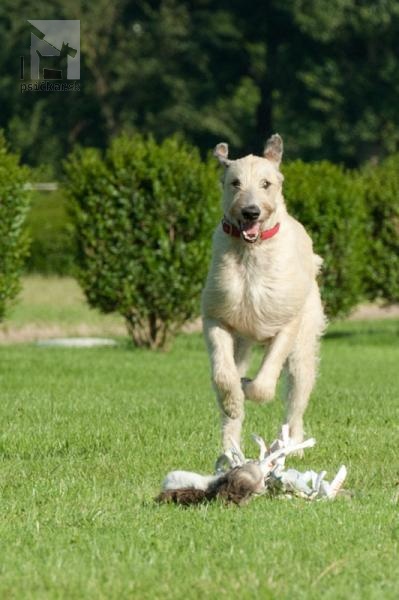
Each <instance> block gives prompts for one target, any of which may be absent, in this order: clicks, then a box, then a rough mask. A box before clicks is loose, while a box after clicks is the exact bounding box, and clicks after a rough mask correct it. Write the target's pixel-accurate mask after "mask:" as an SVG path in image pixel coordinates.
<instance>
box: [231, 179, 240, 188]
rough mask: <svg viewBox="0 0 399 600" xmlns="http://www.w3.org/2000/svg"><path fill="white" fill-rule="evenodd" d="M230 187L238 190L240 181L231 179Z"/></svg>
mask: <svg viewBox="0 0 399 600" xmlns="http://www.w3.org/2000/svg"><path fill="white" fill-rule="evenodd" d="M231 185H232V186H233V187H235V188H239V187H240V186H241V181H240V180H239V179H233V181H232V182H231Z"/></svg>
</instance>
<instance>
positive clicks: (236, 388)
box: [204, 318, 244, 451]
mask: <svg viewBox="0 0 399 600" xmlns="http://www.w3.org/2000/svg"><path fill="white" fill-rule="evenodd" d="M204 334H205V339H206V342H207V346H208V352H209V356H210V360H211V369H212V382H213V385H214V387H215V390H216V394H217V399H218V402H219V406H220V410H221V418H222V443H223V449H224V451H227V450H229V449H230V448H231V440H232V439H233V440H234V441H235V442H236V444H237V445H238V446H239V445H240V436H241V426H242V422H243V420H244V393H243V390H242V387H241V380H240V375H239V373H238V370H237V367H236V364H235V361H234V338H233V335H232V334H231V333H230V331H228V330H227V329H226V327H224V326H223V325H222V324H221V323H220V322H219V321H217V320H216V319H207V318H205V319H204Z"/></svg>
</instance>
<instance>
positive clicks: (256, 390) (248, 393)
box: [241, 377, 276, 404]
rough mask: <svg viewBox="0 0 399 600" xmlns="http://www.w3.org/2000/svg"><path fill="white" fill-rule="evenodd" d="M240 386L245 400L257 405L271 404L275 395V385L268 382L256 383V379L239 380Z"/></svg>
mask: <svg viewBox="0 0 399 600" xmlns="http://www.w3.org/2000/svg"><path fill="white" fill-rule="evenodd" d="M241 386H242V389H243V392H244V395H245V398H246V399H247V400H252V401H253V402H257V403H258V404H264V403H266V402H271V401H272V400H273V399H274V396H275V395H276V385H275V384H273V383H269V382H262V384H261V383H260V382H259V381H256V379H247V378H246V377H244V378H243V379H241Z"/></svg>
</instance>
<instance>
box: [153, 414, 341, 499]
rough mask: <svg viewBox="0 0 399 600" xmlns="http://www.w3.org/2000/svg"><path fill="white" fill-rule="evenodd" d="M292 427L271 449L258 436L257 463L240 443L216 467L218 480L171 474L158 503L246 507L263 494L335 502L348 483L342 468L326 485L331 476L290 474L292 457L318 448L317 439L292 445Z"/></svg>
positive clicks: (216, 478)
mask: <svg viewBox="0 0 399 600" xmlns="http://www.w3.org/2000/svg"><path fill="white" fill-rule="evenodd" d="M288 432H289V429H288V425H287V424H286V425H283V427H282V431H281V437H280V438H279V439H277V440H275V441H274V442H273V444H271V446H270V447H269V448H268V447H267V445H266V443H265V441H264V440H263V438H261V437H260V436H258V435H254V436H253V439H254V441H255V443H256V444H257V445H258V447H259V456H258V458H257V459H254V460H251V459H249V460H248V459H246V458H245V456H244V454H243V453H242V451H241V449H240V448H239V447H237V446H236V445H235V444H233V445H232V448H231V449H230V450H229V452H226V453H225V454H222V455H221V456H220V457H219V458H218V460H217V461H216V465H215V474H214V475H199V474H198V473H193V472H191V471H171V472H170V473H168V474H167V476H166V477H165V479H164V481H163V484H162V491H161V493H160V495H159V496H158V497H157V501H158V502H175V503H176V504H183V505H189V504H198V503H200V502H209V501H210V500H214V499H215V498H218V497H219V498H221V499H223V500H225V501H226V502H234V503H235V504H243V503H245V502H247V501H248V500H249V499H250V498H251V497H252V496H254V495H260V494H269V495H277V494H283V495H287V496H293V495H294V496H300V497H301V498H306V499H307V500H319V499H327V500H333V499H334V498H335V497H336V495H337V494H338V492H339V491H340V489H341V488H342V485H343V483H344V481H345V478H346V474H347V471H346V468H345V466H344V465H342V466H341V467H340V469H339V471H338V473H337V475H336V476H335V478H334V479H333V481H332V482H331V483H329V482H327V481H325V480H324V477H325V476H326V471H321V472H320V473H316V472H315V471H305V472H304V473H302V472H301V471H297V470H296V469H285V459H286V457H287V456H288V455H289V454H293V453H297V452H301V451H302V450H304V449H305V448H311V447H312V446H314V445H315V443H316V441H315V439H314V438H310V439H308V440H306V441H305V442H302V443H301V444H293V443H292V440H290V438H289V433H288Z"/></svg>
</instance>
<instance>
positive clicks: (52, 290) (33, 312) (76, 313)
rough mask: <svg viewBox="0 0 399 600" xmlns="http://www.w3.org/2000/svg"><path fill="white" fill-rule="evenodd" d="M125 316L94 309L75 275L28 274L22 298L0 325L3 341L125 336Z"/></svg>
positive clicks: (1, 339) (23, 280) (21, 294)
mask: <svg viewBox="0 0 399 600" xmlns="http://www.w3.org/2000/svg"><path fill="white" fill-rule="evenodd" d="M125 333H126V327H125V324H124V320H123V318H122V317H121V316H120V315H118V314H115V313H113V314H110V315H104V314H101V313H100V312H99V311H98V310H95V309H93V308H90V307H89V306H88V304H87V302H86V300H85V297H84V294H83V292H82V290H81V289H80V287H79V285H78V283H77V282H76V280H75V279H73V278H72V277H59V276H57V275H50V276H47V277H44V276H43V275H26V276H25V277H23V279H22V290H21V293H20V295H19V298H18V301H17V302H16V303H15V304H14V306H13V307H12V308H11V309H10V310H9V311H8V314H7V319H6V320H5V321H4V323H2V324H0V342H1V341H6V342H7V341H31V340H35V339H37V338H38V337H41V338H43V337H54V335H56V336H61V335H67V336H73V335H117V336H118V335H119V336H120V335H125Z"/></svg>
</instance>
